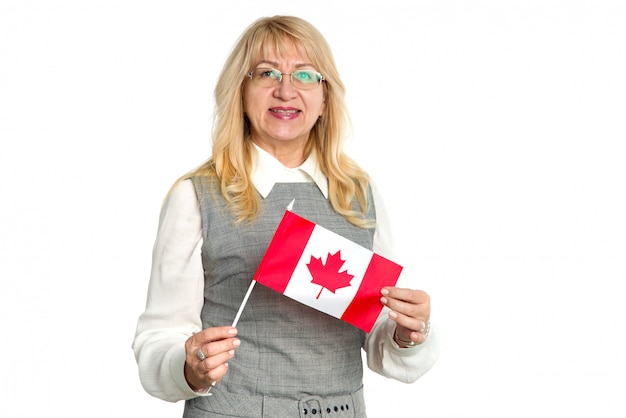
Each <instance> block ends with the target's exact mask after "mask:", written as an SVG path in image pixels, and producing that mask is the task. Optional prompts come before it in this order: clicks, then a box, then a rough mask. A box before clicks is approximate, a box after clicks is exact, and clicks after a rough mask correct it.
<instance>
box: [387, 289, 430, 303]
mask: <svg viewBox="0 0 626 418" xmlns="http://www.w3.org/2000/svg"><path fill="white" fill-rule="evenodd" d="M380 293H382V294H383V296H387V297H390V298H393V299H398V300H402V301H405V302H409V303H427V302H428V301H429V300H430V297H429V295H428V293H426V292H424V291H423V290H415V289H406V288H400V287H393V286H387V287H384V288H383V289H382V290H381V292H380Z"/></svg>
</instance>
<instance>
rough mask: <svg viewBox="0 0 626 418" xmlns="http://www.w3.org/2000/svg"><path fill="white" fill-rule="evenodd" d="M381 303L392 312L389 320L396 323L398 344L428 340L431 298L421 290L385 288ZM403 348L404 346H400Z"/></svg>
mask: <svg viewBox="0 0 626 418" xmlns="http://www.w3.org/2000/svg"><path fill="white" fill-rule="evenodd" d="M380 293H381V294H382V295H383V296H382V297H381V298H380V301H381V303H382V304H383V305H385V306H387V307H388V308H389V309H391V311H390V312H389V318H390V319H391V320H392V321H395V322H396V335H395V336H394V339H396V342H398V343H399V342H401V341H413V342H414V343H416V344H421V343H423V342H424V341H425V340H426V334H427V331H428V327H429V321H430V296H429V295H428V293H426V292H424V291H421V290H413V289H403V288H399V287H391V286H388V287H384V288H383V289H382V290H381V292H380ZM399 345H401V346H402V344H399Z"/></svg>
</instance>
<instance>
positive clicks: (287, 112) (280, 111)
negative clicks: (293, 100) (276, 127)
mask: <svg viewBox="0 0 626 418" xmlns="http://www.w3.org/2000/svg"><path fill="white" fill-rule="evenodd" d="M270 112H273V113H278V114H280V115H295V114H296V113H300V110H298V109H270Z"/></svg>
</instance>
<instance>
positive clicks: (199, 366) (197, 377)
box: [185, 327, 241, 392]
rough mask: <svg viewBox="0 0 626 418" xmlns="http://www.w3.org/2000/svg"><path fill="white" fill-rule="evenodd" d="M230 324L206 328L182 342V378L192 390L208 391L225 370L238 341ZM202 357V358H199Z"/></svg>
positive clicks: (234, 329) (235, 331)
mask: <svg viewBox="0 0 626 418" xmlns="http://www.w3.org/2000/svg"><path fill="white" fill-rule="evenodd" d="M236 335H237V329H236V328H233V327H214V328H206V329H203V330H202V331H200V332H198V333H196V334H194V335H192V336H191V337H189V338H188V339H187V341H186V342H185V352H186V358H185V379H187V383H188V384H189V386H190V387H191V389H193V390H194V391H195V392H202V391H205V392H206V391H209V390H210V389H211V387H212V386H214V385H215V384H216V383H217V382H219V381H220V380H222V378H223V377H224V375H225V374H226V372H227V371H228V360H230V359H231V358H233V356H234V355H235V349H236V348H237V347H239V345H240V344H241V341H240V340H238V339H236V338H234V337H235V336H236ZM201 357H204V360H201Z"/></svg>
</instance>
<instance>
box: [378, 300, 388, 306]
mask: <svg viewBox="0 0 626 418" xmlns="http://www.w3.org/2000/svg"><path fill="white" fill-rule="evenodd" d="M387 302H388V301H387V298H380V303H382V304H383V305H386V304H387Z"/></svg>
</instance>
